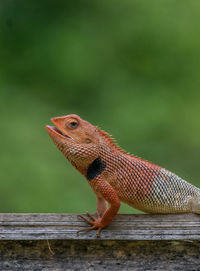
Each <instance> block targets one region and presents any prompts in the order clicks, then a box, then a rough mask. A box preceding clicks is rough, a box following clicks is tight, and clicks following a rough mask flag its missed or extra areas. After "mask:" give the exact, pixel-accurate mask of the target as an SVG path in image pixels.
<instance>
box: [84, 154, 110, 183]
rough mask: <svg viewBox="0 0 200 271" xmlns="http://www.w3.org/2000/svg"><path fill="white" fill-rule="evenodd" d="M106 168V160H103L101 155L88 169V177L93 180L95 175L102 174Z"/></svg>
mask: <svg viewBox="0 0 200 271" xmlns="http://www.w3.org/2000/svg"><path fill="white" fill-rule="evenodd" d="M105 168H106V162H104V161H102V159H101V157H98V158H96V159H95V160H94V161H93V162H92V163H91V164H90V165H89V167H88V169H87V175H86V176H87V179H88V180H89V181H91V180H93V179H94V178H95V177H97V176H98V175H100V174H101V173H102V171H103V170H104V169H105Z"/></svg>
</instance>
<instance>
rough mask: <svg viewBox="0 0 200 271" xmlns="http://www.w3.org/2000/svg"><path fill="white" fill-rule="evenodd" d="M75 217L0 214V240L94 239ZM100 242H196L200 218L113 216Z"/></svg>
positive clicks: (178, 215) (198, 238) (63, 215)
mask: <svg viewBox="0 0 200 271" xmlns="http://www.w3.org/2000/svg"><path fill="white" fill-rule="evenodd" d="M87 226H88V225H87V224H86V223H85V222H83V221H82V219H80V218H79V217H78V216H77V215H75V214H0V240H46V239H57V240H60V239H69V240H80V239H84V240H95V239H97V237H96V234H95V233H96V231H90V232H84V233H80V234H79V235H77V233H76V232H77V231H78V230H80V229H82V228H84V227H87ZM100 239H101V240H200V216H199V215H195V214H170V215H117V216H116V218H115V219H114V220H113V222H112V223H111V224H110V225H109V226H108V227H107V228H106V229H104V230H103V231H102V233H101V235H100Z"/></svg>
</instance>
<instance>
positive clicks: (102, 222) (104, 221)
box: [77, 177, 120, 235]
mask: <svg viewBox="0 0 200 271" xmlns="http://www.w3.org/2000/svg"><path fill="white" fill-rule="evenodd" d="M92 182H93V183H92V186H94V187H95V190H96V191H97V192H98V194H100V195H101V197H102V198H103V199H104V200H106V201H107V202H108V203H110V207H109V208H108V209H104V208H105V205H104V204H106V203H105V202H104V203H103V205H102V206H104V207H103V208H102V206H101V204H102V200H101V201H99V204H100V205H99V206H97V213H98V218H96V217H94V216H92V215H91V214H89V213H87V215H88V216H89V217H90V218H91V220H89V219H87V218H85V217H84V216H82V215H80V217H81V218H82V219H83V220H85V221H86V222H87V223H88V224H90V225H91V227H89V228H86V229H83V230H79V231H78V232H77V233H79V232H82V231H89V230H93V229H97V235H99V233H100V231H101V230H102V229H103V228H105V227H106V226H107V225H108V224H110V222H111V221H112V220H113V218H114V217H115V216H116V214H117V213H118V210H119V208H120V200H119V198H118V195H117V193H116V191H115V190H114V189H113V187H112V186H111V185H110V184H109V183H107V182H106V181H104V180H103V179H102V177H97V178H95V179H93V180H92ZM102 210H103V211H104V210H105V212H104V214H103V216H102V217H101V216H100V215H99V214H101V212H102Z"/></svg>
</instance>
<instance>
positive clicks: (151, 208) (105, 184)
mask: <svg viewBox="0 0 200 271" xmlns="http://www.w3.org/2000/svg"><path fill="white" fill-rule="evenodd" d="M51 120H52V122H53V123H54V124H55V125H56V126H57V127H58V129H59V130H58V129H57V128H56V127H53V126H46V129H47V132H48V133H49V135H50V137H51V138H52V140H53V142H54V143H55V145H56V146H57V147H58V149H59V150H60V151H61V152H62V153H63V154H64V156H65V157H66V158H67V159H68V160H69V161H70V162H71V164H72V165H73V166H74V167H75V168H76V169H77V170H78V171H79V172H80V173H81V174H82V175H83V176H84V177H85V178H86V179H87V181H88V183H89V185H90V186H91V188H92V190H93V191H94V193H95V194H96V196H97V215H98V217H97V218H95V217H94V216H92V215H91V214H89V213H88V216H89V217H90V219H91V220H88V219H86V218H85V217H83V216H81V218H83V219H84V220H85V221H86V222H88V223H89V224H90V225H91V227H89V228H86V229H84V230H92V229H97V234H99V232H100V231H101V229H103V228H105V227H106V226H107V225H108V224H109V223H110V222H111V221H112V220H113V218H114V217H115V215H116V214H117V212H118V210H119V208H120V201H122V202H125V203H127V204H128V205H130V206H132V207H134V208H137V209H139V210H142V211H145V212H148V213H186V212H192V213H198V214H200V189H199V188H197V187H195V186H193V185H192V184H190V183H188V182H186V181H185V180H183V179H181V178H179V177H178V176H176V175H175V174H173V173H171V172H170V171H168V170H166V169H164V168H161V167H159V166H157V165H154V164H152V163H150V162H147V161H145V160H142V159H140V158H138V157H135V156H131V155H129V154H127V153H125V152H124V151H123V150H121V149H120V148H119V147H118V146H117V145H116V143H114V141H113V139H112V138H111V137H110V135H109V134H107V133H105V132H104V131H102V130H100V129H99V128H98V127H96V126H93V125H92V124H90V123H89V122H87V121H85V120H83V119H81V118H80V117H79V116H77V115H74V114H72V115H67V116H64V117H56V118H52V119H51ZM107 203H109V204H110V207H109V208H108V206H107ZM82 231H83V230H82Z"/></svg>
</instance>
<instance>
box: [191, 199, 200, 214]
mask: <svg viewBox="0 0 200 271" xmlns="http://www.w3.org/2000/svg"><path fill="white" fill-rule="evenodd" d="M190 206H191V211H192V213H195V214H200V197H198V198H193V199H192V200H191V201H190Z"/></svg>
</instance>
